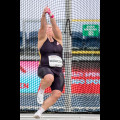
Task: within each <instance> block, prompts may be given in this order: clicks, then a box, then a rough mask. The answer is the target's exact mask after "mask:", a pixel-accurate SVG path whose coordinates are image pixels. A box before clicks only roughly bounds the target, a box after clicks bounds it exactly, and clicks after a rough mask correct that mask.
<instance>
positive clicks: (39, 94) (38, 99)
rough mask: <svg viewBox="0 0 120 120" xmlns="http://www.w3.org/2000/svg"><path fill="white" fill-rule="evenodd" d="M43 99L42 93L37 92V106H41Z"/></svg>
mask: <svg viewBox="0 0 120 120" xmlns="http://www.w3.org/2000/svg"><path fill="white" fill-rule="evenodd" d="M43 98H44V93H40V92H38V94H37V102H38V103H39V104H43Z"/></svg>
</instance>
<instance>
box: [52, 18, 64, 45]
mask: <svg viewBox="0 0 120 120" xmlns="http://www.w3.org/2000/svg"><path fill="white" fill-rule="evenodd" d="M50 21H51V24H52V30H53V33H54V36H55V39H56V40H57V41H58V42H59V43H61V44H62V33H61V31H60V29H59V27H58V26H57V24H56V21H55V18H50Z"/></svg>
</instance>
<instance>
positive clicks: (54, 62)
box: [48, 55, 63, 67]
mask: <svg viewBox="0 0 120 120" xmlns="http://www.w3.org/2000/svg"><path fill="white" fill-rule="evenodd" d="M48 58H49V66H50V67H62V66H63V64H62V59H61V57H59V56H57V55H50V56H48Z"/></svg>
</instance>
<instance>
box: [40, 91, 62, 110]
mask: <svg viewBox="0 0 120 120" xmlns="http://www.w3.org/2000/svg"><path fill="white" fill-rule="evenodd" d="M61 95H62V92H61V91H60V90H53V91H52V94H51V96H50V97H48V98H47V99H46V100H45V101H44V102H43V104H42V106H41V107H42V108H43V109H44V110H47V109H48V108H49V107H50V106H52V105H53V104H55V103H56V101H57V100H58V99H59V98H60V96H61Z"/></svg>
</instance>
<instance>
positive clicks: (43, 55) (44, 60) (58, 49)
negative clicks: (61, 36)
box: [39, 38, 63, 72]
mask: <svg viewBox="0 0 120 120" xmlns="http://www.w3.org/2000/svg"><path fill="white" fill-rule="evenodd" d="M53 39H54V38H53ZM62 51H63V47H62V46H61V44H58V42H57V41H56V40H55V39H54V42H50V41H49V40H48V38H47V40H46V41H45V42H44V43H43V45H42V47H41V48H40V50H39V55H40V65H39V66H41V67H49V68H51V69H52V70H54V71H57V72H60V71H61V70H62V67H50V66H49V59H48V56H49V55H57V56H59V57H61V58H62Z"/></svg>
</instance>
